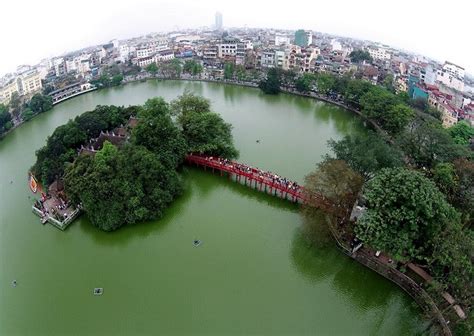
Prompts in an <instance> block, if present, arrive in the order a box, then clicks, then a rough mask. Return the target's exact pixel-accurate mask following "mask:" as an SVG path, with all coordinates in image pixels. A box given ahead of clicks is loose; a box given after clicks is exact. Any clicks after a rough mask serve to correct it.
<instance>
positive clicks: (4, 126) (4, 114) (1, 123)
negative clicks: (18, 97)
mask: <svg viewBox="0 0 474 336" xmlns="http://www.w3.org/2000/svg"><path fill="white" fill-rule="evenodd" d="M11 120H12V116H11V114H10V113H9V112H8V108H7V107H6V106H5V105H3V104H0V135H2V134H3V133H5V132H6V131H8V130H9V129H10V128H11V127H12V123H11Z"/></svg>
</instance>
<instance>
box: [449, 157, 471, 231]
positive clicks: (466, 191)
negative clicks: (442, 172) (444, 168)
mask: <svg viewBox="0 0 474 336" xmlns="http://www.w3.org/2000/svg"><path fill="white" fill-rule="evenodd" d="M453 164H454V170H455V173H456V182H457V184H456V189H455V190H454V194H453V197H452V199H453V204H454V205H455V206H456V207H457V208H458V209H460V210H461V211H462V212H463V225H464V226H465V227H467V228H469V229H473V228H474V162H472V161H468V160H467V159H465V158H461V159H457V160H454V162H453Z"/></svg>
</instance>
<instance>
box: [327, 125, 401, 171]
mask: <svg viewBox="0 0 474 336" xmlns="http://www.w3.org/2000/svg"><path fill="white" fill-rule="evenodd" d="M328 145H329V147H330V148H331V149H332V151H333V152H334V154H335V156H336V158H337V159H339V160H344V161H345V162H347V163H348V164H349V166H350V167H351V168H352V169H354V170H355V171H357V172H358V173H359V174H361V175H362V176H364V178H365V179H370V178H372V177H373V176H374V174H375V173H376V172H377V171H379V170H380V169H382V168H393V167H400V166H402V165H403V153H402V152H401V151H400V150H398V149H397V148H394V147H393V146H390V145H388V144H387V143H386V142H385V141H384V140H383V139H381V138H380V137H379V136H377V134H375V133H372V132H371V133H368V134H356V135H352V136H350V135H348V136H346V137H344V138H343V139H342V140H339V141H334V140H332V139H331V140H329V141H328Z"/></svg>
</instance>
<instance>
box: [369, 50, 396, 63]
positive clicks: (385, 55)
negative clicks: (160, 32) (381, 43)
mask: <svg viewBox="0 0 474 336" xmlns="http://www.w3.org/2000/svg"><path fill="white" fill-rule="evenodd" d="M367 51H368V52H369V54H370V56H372V58H373V59H375V60H379V61H386V60H390V59H391V58H392V54H390V52H389V51H388V50H387V49H385V48H368V49H367Z"/></svg>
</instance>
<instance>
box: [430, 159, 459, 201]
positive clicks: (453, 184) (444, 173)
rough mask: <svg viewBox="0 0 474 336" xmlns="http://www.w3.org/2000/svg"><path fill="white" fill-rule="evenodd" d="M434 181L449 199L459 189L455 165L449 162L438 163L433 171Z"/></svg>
mask: <svg viewBox="0 0 474 336" xmlns="http://www.w3.org/2000/svg"><path fill="white" fill-rule="evenodd" d="M432 174H433V181H434V182H435V183H436V185H437V186H438V188H439V190H441V191H442V192H443V193H444V194H445V195H446V197H447V198H448V199H450V198H451V196H452V195H453V193H454V190H456V189H457V184H458V182H457V176H456V172H455V170H454V165H453V164H452V163H449V162H441V163H438V164H437V165H436V166H435V167H434V168H433V170H432Z"/></svg>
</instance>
